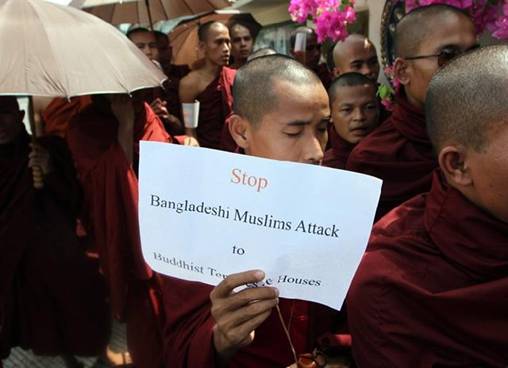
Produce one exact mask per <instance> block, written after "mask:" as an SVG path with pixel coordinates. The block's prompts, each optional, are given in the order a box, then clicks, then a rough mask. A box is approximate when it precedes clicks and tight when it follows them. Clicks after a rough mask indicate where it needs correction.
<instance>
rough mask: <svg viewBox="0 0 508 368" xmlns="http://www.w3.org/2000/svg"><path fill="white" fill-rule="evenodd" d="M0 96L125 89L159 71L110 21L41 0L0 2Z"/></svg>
mask: <svg viewBox="0 0 508 368" xmlns="http://www.w3.org/2000/svg"><path fill="white" fill-rule="evenodd" d="M0 50H3V51H2V52H1V53H2V57H1V58H0V94H1V95H23V96H47V97H71V96H78V95H89V94H98V93H131V92H133V91H135V90H138V89H142V88H149V87H155V86H159V85H160V84H161V83H162V82H163V81H164V79H165V76H164V74H163V73H162V72H161V71H160V70H159V69H158V68H157V67H156V66H155V65H154V64H153V63H152V62H150V61H149V60H148V59H147V58H146V57H145V56H144V55H143V53H142V52H141V51H140V50H138V49H137V47H136V46H135V45H134V44H133V43H132V42H130V41H129V40H128V39H127V38H126V37H125V36H124V35H123V34H122V33H121V32H120V31H118V30H117V29H116V28H115V27H113V26H112V25H110V24H108V23H106V22H104V21H102V20H101V19H99V18H97V17H94V16H92V15H90V14H88V13H86V12H83V11H81V10H78V9H75V8H72V7H67V6H61V5H56V4H53V3H50V2H46V1H42V0H0Z"/></svg>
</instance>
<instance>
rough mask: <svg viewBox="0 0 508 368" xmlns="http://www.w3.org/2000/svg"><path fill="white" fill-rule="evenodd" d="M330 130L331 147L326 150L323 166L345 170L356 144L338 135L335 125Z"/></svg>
mask: <svg viewBox="0 0 508 368" xmlns="http://www.w3.org/2000/svg"><path fill="white" fill-rule="evenodd" d="M328 132H329V136H330V137H329V142H330V148H329V149H327V150H326V152H325V156H324V158H323V166H326V167H332V168H334V169H342V170H344V169H345V168H346V162H347V159H348V157H349V155H350V154H351V151H352V150H353V148H354V147H355V145H354V144H352V143H349V142H348V141H346V140H344V139H343V138H342V137H341V136H340V135H338V134H337V132H336V130H335V128H334V127H333V126H332V127H331V129H329V130H328Z"/></svg>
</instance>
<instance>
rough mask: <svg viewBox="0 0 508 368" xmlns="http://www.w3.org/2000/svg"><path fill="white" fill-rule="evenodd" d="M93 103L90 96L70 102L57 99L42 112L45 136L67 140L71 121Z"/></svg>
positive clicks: (72, 99) (73, 99)
mask: <svg viewBox="0 0 508 368" xmlns="http://www.w3.org/2000/svg"><path fill="white" fill-rule="evenodd" d="M91 103H92V99H91V98H90V96H79V97H73V98H71V99H70V100H68V99H66V98H61V97H57V98H55V99H53V101H51V102H50V104H49V105H48V107H46V109H45V110H44V111H43V112H42V120H43V122H44V134H46V135H57V136H59V137H62V138H65V136H66V135H67V129H69V123H70V121H71V119H72V118H73V117H74V115H76V114H77V113H79V112H80V111H81V110H83V109H84V108H85V107H87V106H88V105H90V104H91Z"/></svg>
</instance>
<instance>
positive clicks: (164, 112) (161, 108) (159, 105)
mask: <svg viewBox="0 0 508 368" xmlns="http://www.w3.org/2000/svg"><path fill="white" fill-rule="evenodd" d="M166 105H167V102H166V101H162V100H161V99H160V98H156V99H155V100H153V101H152V103H151V104H150V107H151V108H152V110H153V112H155V114H156V115H157V116H158V117H159V118H160V119H161V120H163V121H164V120H169V119H170V116H169V115H170V114H169V112H168V108H167V107H166Z"/></svg>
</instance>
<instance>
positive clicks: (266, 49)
mask: <svg viewBox="0 0 508 368" xmlns="http://www.w3.org/2000/svg"><path fill="white" fill-rule="evenodd" d="M276 54H278V52H277V51H276V50H274V49H272V48H271V47H263V48H261V49H258V50H256V51H254V52H253V53H252V54H250V55H249V57H248V58H247V61H251V60H254V59H256V58H258V57H261V56H268V55H276Z"/></svg>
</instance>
